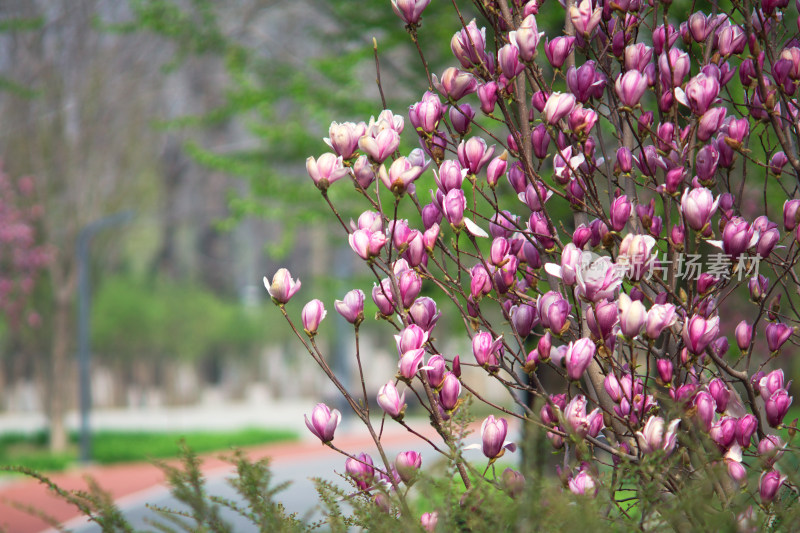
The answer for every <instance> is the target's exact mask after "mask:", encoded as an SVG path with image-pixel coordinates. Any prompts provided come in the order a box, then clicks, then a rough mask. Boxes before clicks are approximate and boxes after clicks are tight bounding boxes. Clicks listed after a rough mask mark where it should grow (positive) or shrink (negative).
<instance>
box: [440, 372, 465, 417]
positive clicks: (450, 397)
mask: <svg viewBox="0 0 800 533" xmlns="http://www.w3.org/2000/svg"><path fill="white" fill-rule="evenodd" d="M453 366H454V367H455V363H454V364H453ZM459 396H461V382H460V381H459V380H458V377H457V376H456V375H455V374H454V373H453V372H447V373H445V375H444V379H442V390H440V391H439V401H440V402H441V404H442V409H444V410H445V411H452V410H453V409H455V408H456V406H458V398H459Z"/></svg>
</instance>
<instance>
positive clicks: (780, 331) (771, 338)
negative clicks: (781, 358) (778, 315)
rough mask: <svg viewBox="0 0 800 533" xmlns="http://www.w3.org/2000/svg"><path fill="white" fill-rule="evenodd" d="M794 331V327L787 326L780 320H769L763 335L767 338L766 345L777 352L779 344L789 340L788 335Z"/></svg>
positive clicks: (781, 344)
mask: <svg viewBox="0 0 800 533" xmlns="http://www.w3.org/2000/svg"><path fill="white" fill-rule="evenodd" d="M793 333H794V328H793V327H791V326H787V325H786V324H783V323H781V322H770V323H769V324H767V327H766V331H765V334H764V335H765V336H766V338H767V346H768V347H769V350H770V351H771V352H777V351H778V350H780V349H781V346H783V344H784V343H785V342H786V341H787V340H789V337H791V336H792V334H793Z"/></svg>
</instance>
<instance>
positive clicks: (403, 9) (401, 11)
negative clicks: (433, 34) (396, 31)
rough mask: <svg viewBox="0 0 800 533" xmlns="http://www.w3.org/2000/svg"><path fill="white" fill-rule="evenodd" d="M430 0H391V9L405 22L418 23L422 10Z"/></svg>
mask: <svg viewBox="0 0 800 533" xmlns="http://www.w3.org/2000/svg"><path fill="white" fill-rule="evenodd" d="M430 3H431V0H392V10H394V12H395V14H396V15H397V16H398V17H400V18H401V19H403V22H405V23H406V24H409V25H411V24H419V20H420V19H421V18H422V12H423V11H424V10H425V8H426V7H428V4H430Z"/></svg>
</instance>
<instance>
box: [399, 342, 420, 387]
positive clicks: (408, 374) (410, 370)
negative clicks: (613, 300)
mask: <svg viewBox="0 0 800 533" xmlns="http://www.w3.org/2000/svg"><path fill="white" fill-rule="evenodd" d="M424 355H425V349H424V348H419V349H417V350H409V351H407V352H406V353H404V354H403V356H402V357H401V358H400V361H399V362H398V363H397V366H398V367H399V368H400V375H401V376H402V377H403V378H405V379H407V380H410V379H412V378H413V377H414V376H415V375H416V374H417V372H418V371H419V370H420V365H421V364H422V360H423V357H424Z"/></svg>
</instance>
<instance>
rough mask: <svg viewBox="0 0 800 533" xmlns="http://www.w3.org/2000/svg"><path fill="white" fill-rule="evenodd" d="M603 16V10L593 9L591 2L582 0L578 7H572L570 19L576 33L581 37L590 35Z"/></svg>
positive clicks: (599, 8)
mask: <svg viewBox="0 0 800 533" xmlns="http://www.w3.org/2000/svg"><path fill="white" fill-rule="evenodd" d="M602 16H603V9H602V8H601V7H596V8H594V9H592V1H591V0H582V1H581V2H580V3H579V4H578V5H577V6H574V5H573V6H570V10H569V18H570V19H571V20H572V24H573V26H575V31H576V32H578V33H580V34H581V35H584V36H588V35H590V34H591V33H592V32H593V31H594V30H595V28H597V25H598V24H600V18H601V17H602Z"/></svg>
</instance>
